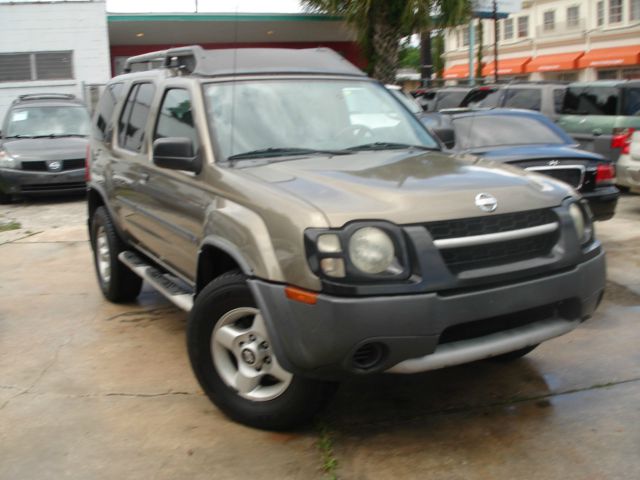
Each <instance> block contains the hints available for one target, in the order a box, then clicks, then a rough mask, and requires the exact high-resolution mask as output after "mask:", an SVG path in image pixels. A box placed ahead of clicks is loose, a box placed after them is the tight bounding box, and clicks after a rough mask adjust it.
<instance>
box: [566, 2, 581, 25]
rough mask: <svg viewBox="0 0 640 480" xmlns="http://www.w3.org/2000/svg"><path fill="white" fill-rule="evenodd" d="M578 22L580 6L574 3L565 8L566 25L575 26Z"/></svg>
mask: <svg viewBox="0 0 640 480" xmlns="http://www.w3.org/2000/svg"><path fill="white" fill-rule="evenodd" d="M579 23H580V7H579V6H578V5H574V6H573V7H569V8H567V27H569V28H572V27H573V28H575V27H577V26H578V24H579Z"/></svg>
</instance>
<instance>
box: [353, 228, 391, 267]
mask: <svg viewBox="0 0 640 480" xmlns="http://www.w3.org/2000/svg"><path fill="white" fill-rule="evenodd" d="M349 258H350V259H351V262H352V263H353V266H354V267H356V268H357V269H358V270H360V271H361V272H363V273H367V274H370V275H375V274H378V273H382V272H385V271H387V270H389V268H390V267H391V266H392V265H393V263H394V260H395V248H394V246H393V240H391V238H390V237H389V235H387V234H386V233H385V232H384V231H383V230H381V229H379V228H376V227H364V228H361V229H359V230H356V232H355V233H354V234H353V235H351V238H350V239H349Z"/></svg>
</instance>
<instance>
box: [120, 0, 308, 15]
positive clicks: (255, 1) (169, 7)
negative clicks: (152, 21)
mask: <svg viewBox="0 0 640 480" xmlns="http://www.w3.org/2000/svg"><path fill="white" fill-rule="evenodd" d="M196 3H197V4H198V11H199V12H216V13H222V12H236V9H237V11H238V12H241V13H249V12H250V13H258V12H260V13H296V12H301V11H302V8H301V7H300V3H299V1H298V0H107V11H109V12H195V10H196Z"/></svg>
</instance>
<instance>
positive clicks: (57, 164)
mask: <svg viewBox="0 0 640 480" xmlns="http://www.w3.org/2000/svg"><path fill="white" fill-rule="evenodd" d="M47 167H48V168H49V170H51V171H52V172H57V171H58V170H62V162H58V161H57V160H55V161H53V162H49V164H48V165H47Z"/></svg>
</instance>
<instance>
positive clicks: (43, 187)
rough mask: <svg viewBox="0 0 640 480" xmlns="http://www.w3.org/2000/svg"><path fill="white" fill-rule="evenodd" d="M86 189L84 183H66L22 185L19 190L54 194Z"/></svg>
mask: <svg viewBox="0 0 640 480" xmlns="http://www.w3.org/2000/svg"><path fill="white" fill-rule="evenodd" d="M85 187H86V184H85V183H84V182H67V183H42V184H30V185H29V184H27V185H22V186H21V187H20V190H21V191H22V192H24V193H36V192H54V191H56V190H81V189H83V188H85Z"/></svg>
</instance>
